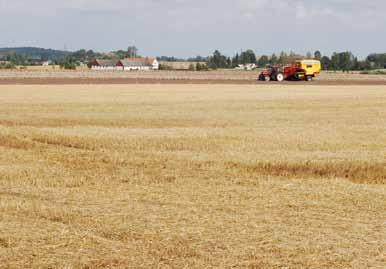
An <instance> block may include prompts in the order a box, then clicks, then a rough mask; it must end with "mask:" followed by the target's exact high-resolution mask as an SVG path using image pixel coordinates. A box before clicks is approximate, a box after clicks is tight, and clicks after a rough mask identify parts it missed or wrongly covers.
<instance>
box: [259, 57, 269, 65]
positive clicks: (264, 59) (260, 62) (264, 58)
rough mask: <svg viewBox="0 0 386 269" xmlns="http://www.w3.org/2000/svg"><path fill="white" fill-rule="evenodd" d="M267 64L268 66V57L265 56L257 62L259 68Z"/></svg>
mask: <svg viewBox="0 0 386 269" xmlns="http://www.w3.org/2000/svg"><path fill="white" fill-rule="evenodd" d="M267 64H269V57H268V56H267V55H262V56H261V57H260V58H259V60H258V61H257V65H258V66H259V67H265V66H266V65H267Z"/></svg>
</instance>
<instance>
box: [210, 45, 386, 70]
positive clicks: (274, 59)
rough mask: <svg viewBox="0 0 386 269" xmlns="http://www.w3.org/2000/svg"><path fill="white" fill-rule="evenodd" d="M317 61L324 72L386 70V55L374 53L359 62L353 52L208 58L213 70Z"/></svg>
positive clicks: (248, 52) (250, 52) (216, 55)
mask: <svg viewBox="0 0 386 269" xmlns="http://www.w3.org/2000/svg"><path fill="white" fill-rule="evenodd" d="M303 58H307V59H316V60H320V61H321V63H322V69H323V70H333V71H337V70H341V71H350V70H354V71H355V70H371V69H382V68H386V53H382V54H381V53H372V54H370V55H368V56H367V57H366V59H365V60H358V58H357V57H356V56H354V54H353V53H352V52H349V51H346V52H334V53H333V54H332V55H331V56H327V55H322V53H321V52H320V51H315V52H314V53H313V54H312V53H310V52H309V53H307V55H299V54H296V53H294V52H289V53H286V52H281V53H280V54H279V55H276V54H272V55H262V56H260V57H257V56H256V55H255V53H254V51H253V50H246V51H242V52H241V53H237V54H236V55H235V56H233V57H232V58H231V57H227V56H225V55H223V54H222V53H221V52H220V51H218V50H216V51H214V53H213V55H211V56H209V57H208V61H207V62H208V67H209V68H211V69H218V68H235V67H237V66H239V65H241V64H242V65H245V64H256V66H258V67H265V66H267V65H286V64H290V63H292V62H294V61H296V60H297V59H303Z"/></svg>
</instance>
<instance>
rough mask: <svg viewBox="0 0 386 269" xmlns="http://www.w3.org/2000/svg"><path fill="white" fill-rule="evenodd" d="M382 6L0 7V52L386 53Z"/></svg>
mask: <svg viewBox="0 0 386 269" xmlns="http://www.w3.org/2000/svg"><path fill="white" fill-rule="evenodd" d="M385 14H386V1H385V0H369V1H365V0H276V1H272V0H237V1H236V0H137V1H132V0H64V1H63V0H33V1H31V0H0V47H15V46H36V47H44V48H54V49H64V48H66V49H67V50H78V49H81V48H85V49H93V50H96V51H103V52H107V51H111V50H117V49H126V48H127V47H128V46H129V45H135V46H137V48H138V49H139V53H140V54H141V55H147V56H161V55H168V56H176V57H191V56H197V55H202V56H207V55H209V54H211V53H212V52H213V51H214V50H215V49H218V50H220V51H221V52H222V53H224V54H226V55H229V56H231V55H234V54H235V53H236V52H239V51H240V50H245V49H253V50H254V51H255V52H256V54H257V55H262V54H271V53H273V52H276V53H279V52H280V51H291V50H292V51H295V52H297V53H306V52H307V51H311V52H313V51H315V50H320V51H321V52H322V53H323V54H324V55H330V54H331V53H332V52H334V51H346V50H350V51H352V52H353V53H354V54H355V55H357V56H359V57H360V58H363V57H365V56H366V55H367V54H369V53H372V52H386V15H385Z"/></svg>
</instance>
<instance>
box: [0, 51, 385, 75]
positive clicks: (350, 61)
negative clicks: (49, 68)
mask: <svg viewBox="0 0 386 269" xmlns="http://www.w3.org/2000/svg"><path fill="white" fill-rule="evenodd" d="M128 57H139V54H138V49H137V47H135V46H128V48H127V49H126V50H117V51H112V52H108V53H100V52H95V51H93V50H85V49H81V50H78V51H74V52H66V51H59V50H51V49H42V48H29V47H26V48H3V49H1V48H0V61H3V62H4V61H6V62H7V63H6V64H4V63H3V64H0V68H2V67H3V68H4V66H6V67H7V68H13V67H15V66H17V65H39V64H41V62H42V61H49V62H50V64H53V65H60V66H61V67H62V68H65V69H75V68H76V67H77V66H79V65H86V64H88V63H89V62H91V61H92V60H94V59H97V58H99V59H122V58H128ZM303 58H307V59H317V60H320V61H321V63H322V68H323V70H342V71H349V70H362V71H363V70H374V69H382V68H386V53H372V54H370V55H368V56H367V57H366V58H365V59H364V60H359V59H358V58H357V57H356V56H355V55H354V54H353V53H352V52H349V51H345V52H334V53H333V54H332V55H330V56H328V55H323V54H322V53H321V52H320V51H319V50H317V51H315V52H314V53H310V52H308V53H307V54H306V55H300V54H296V53H295V52H292V51H291V52H281V53H280V54H275V53H274V54H271V55H259V56H257V55H256V54H255V52H254V51H253V50H251V49H248V50H245V51H241V52H239V53H236V55H234V56H232V57H229V56H226V55H224V54H222V53H221V52H220V51H219V50H216V51H214V52H213V54H212V55H209V56H204V57H203V56H196V57H191V58H188V59H181V58H176V57H168V56H160V57H157V59H158V60H159V61H169V62H178V61H187V62H200V63H206V65H202V64H201V65H199V66H191V67H190V68H191V69H193V68H194V70H207V69H218V68H235V67H238V66H239V65H246V64H254V65H256V66H257V67H265V66H266V65H286V64H290V63H292V62H294V61H295V60H297V59H303Z"/></svg>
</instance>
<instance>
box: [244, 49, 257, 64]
mask: <svg viewBox="0 0 386 269" xmlns="http://www.w3.org/2000/svg"><path fill="white" fill-rule="evenodd" d="M240 63H242V64H255V63H256V55H255V53H254V52H253V50H251V49H248V50H246V51H243V52H241V55H240Z"/></svg>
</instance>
